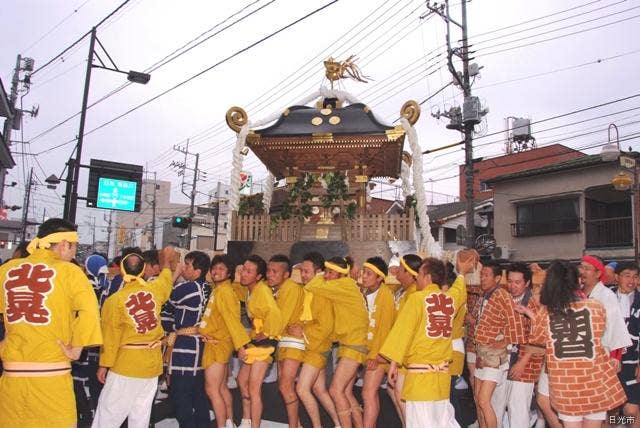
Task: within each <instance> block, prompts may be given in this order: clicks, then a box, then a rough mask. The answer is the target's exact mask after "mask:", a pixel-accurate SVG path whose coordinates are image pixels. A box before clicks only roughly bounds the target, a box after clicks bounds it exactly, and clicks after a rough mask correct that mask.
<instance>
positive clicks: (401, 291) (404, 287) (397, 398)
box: [387, 254, 422, 423]
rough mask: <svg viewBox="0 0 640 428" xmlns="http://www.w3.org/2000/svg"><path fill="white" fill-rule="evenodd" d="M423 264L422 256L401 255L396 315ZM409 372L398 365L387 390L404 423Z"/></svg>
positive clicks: (398, 271) (407, 296)
mask: <svg viewBox="0 0 640 428" xmlns="http://www.w3.org/2000/svg"><path fill="white" fill-rule="evenodd" d="M420 264H422V258H421V257H420V256H418V255H416V254H405V255H403V256H401V257H400V266H398V269H397V271H396V278H397V279H398V282H400V287H399V288H398V290H397V291H396V293H395V296H394V299H395V302H396V316H397V314H398V313H400V311H402V308H404V305H405V304H406V303H407V299H409V296H411V295H412V294H413V293H415V292H416V290H417V286H418V285H417V284H416V279H417V278H418V270H419V269H420ZM406 374H407V370H406V369H405V368H404V366H402V365H401V364H400V365H398V377H397V379H396V384H395V386H393V387H392V386H391V385H390V384H389V383H387V392H388V394H389V397H391V400H392V401H393V405H394V406H395V408H396V411H397V412H398V416H400V419H401V420H402V422H403V423H404V413H405V403H404V401H403V400H402V387H403V386H404V376H405V375H406Z"/></svg>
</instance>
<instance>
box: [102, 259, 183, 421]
mask: <svg viewBox="0 0 640 428" xmlns="http://www.w3.org/2000/svg"><path fill="white" fill-rule="evenodd" d="M174 256H175V252H174V250H173V248H171V247H167V248H165V249H164V250H162V252H161V253H160V254H159V258H160V264H161V266H162V268H163V269H162V270H161V272H160V275H159V276H158V278H157V279H155V280H153V281H151V282H146V281H145V280H144V279H143V275H144V268H145V262H144V258H143V255H142V254H138V253H130V254H127V255H126V256H124V257H123V258H122V260H121V261H120V271H121V273H122V280H123V284H124V285H123V287H122V288H121V289H120V290H118V291H117V292H116V293H114V294H112V295H111V296H109V297H108V298H107V300H105V302H104V305H103V307H102V331H103V333H104V345H103V346H102V349H101V350H100V362H99V364H100V368H99V369H98V374H97V377H98V380H99V381H100V382H102V383H104V384H105V385H104V388H103V389H102V392H101V393H100V399H99V400H98V408H97V409H96V416H95V418H94V420H93V425H92V426H93V427H94V428H107V427H114V426H120V425H121V424H122V423H123V422H124V420H125V419H127V420H128V426H129V427H131V428H136V427H140V428H144V427H147V426H148V425H149V419H150V417H151V406H152V405H153V398H154V397H155V394H156V390H157V388H158V376H160V375H161V374H162V351H161V346H160V341H161V339H162V337H163V335H164V332H163V330H162V325H161V323H160V310H161V308H162V305H163V304H164V303H165V302H166V301H167V300H168V299H169V295H170V294H171V287H172V285H173V278H172V273H171V270H170V269H169V265H170V260H171V259H172V258H173V257H174Z"/></svg>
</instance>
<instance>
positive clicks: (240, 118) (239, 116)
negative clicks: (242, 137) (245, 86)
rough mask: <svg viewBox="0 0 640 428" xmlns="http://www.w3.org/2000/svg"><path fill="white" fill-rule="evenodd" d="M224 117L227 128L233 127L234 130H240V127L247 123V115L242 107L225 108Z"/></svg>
mask: <svg viewBox="0 0 640 428" xmlns="http://www.w3.org/2000/svg"><path fill="white" fill-rule="evenodd" d="M225 119H226V121H227V125H228V126H229V128H231V129H233V130H234V131H235V132H240V128H242V127H243V126H244V125H245V124H246V123H247V121H248V120H249V116H248V115H247V112H246V111H244V109H243V108H242V107H238V106H234V107H231V108H230V109H229V110H227V115H226V117H225Z"/></svg>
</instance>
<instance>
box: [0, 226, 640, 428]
mask: <svg viewBox="0 0 640 428" xmlns="http://www.w3.org/2000/svg"><path fill="white" fill-rule="evenodd" d="M75 230H76V227H75V225H73V224H70V223H68V222H67V221H65V220H62V219H50V220H47V221H46V222H44V223H43V224H42V225H41V226H40V229H39V231H38V235H37V237H36V238H35V239H34V240H33V241H31V242H30V243H29V245H28V247H24V248H22V249H21V250H24V253H23V254H16V256H15V257H14V258H13V259H11V260H9V261H7V262H6V263H5V264H3V265H2V266H1V267H0V281H1V292H0V313H2V314H3V316H2V318H3V329H4V338H2V336H0V338H2V339H3V340H2V341H0V360H1V362H2V366H3V373H2V376H0V428H2V427H5V426H6V427H17V426H20V427H41V426H44V425H45V424H46V425H47V426H51V427H58V426H60V427H69V426H74V425H75V424H77V423H80V424H88V423H91V424H92V426H94V427H120V426H121V424H122V423H123V422H124V421H125V420H126V421H127V426H128V427H130V428H135V427H147V426H148V425H149V421H150V416H151V411H152V406H153V403H154V398H155V397H156V396H157V394H158V393H159V391H160V390H163V389H164V388H165V387H166V388H167V390H168V395H169V400H170V401H171V403H172V404H173V409H174V411H175V416H176V419H177V421H178V423H179V425H180V426H181V427H210V426H212V423H213V422H212V421H211V420H210V409H212V410H213V414H214V417H215V424H216V426H217V427H219V428H222V427H224V428H229V427H235V426H236V425H235V424H234V414H233V394H232V393H231V391H230V389H229V386H228V385H229V382H228V381H229V379H230V378H235V383H236V384H237V386H238V388H239V390H240V399H241V401H242V416H241V418H237V419H235V422H239V425H238V427H242V428H247V427H258V428H259V427H260V423H261V419H262V414H263V408H264V404H263V394H262V387H263V383H264V381H265V377H266V376H267V375H268V373H270V372H271V370H273V367H275V372H276V373H277V385H278V389H279V392H280V394H281V396H282V401H283V403H284V406H285V410H286V414H287V419H288V422H289V426H290V427H292V428H297V427H299V426H301V417H300V416H301V410H302V409H304V411H305V412H306V415H307V416H308V420H309V421H310V424H311V426H313V428H319V427H321V426H322V419H321V412H324V413H325V414H327V415H328V416H329V418H330V419H331V420H332V424H333V426H336V427H338V426H339V427H352V426H355V427H367V428H371V427H375V426H376V425H377V421H378V420H379V415H380V411H381V410H380V409H381V406H380V394H381V393H383V391H386V393H387V394H388V396H389V398H390V399H391V401H392V403H393V405H394V408H395V411H396V412H397V414H398V417H399V420H400V421H401V423H402V425H403V426H407V427H459V426H460V425H461V423H462V422H461V421H462V420H463V412H464V411H463V408H462V406H461V404H460V402H459V400H458V397H457V394H456V392H457V388H456V386H459V385H460V384H463V385H464V384H465V381H464V380H463V379H464V378H466V379H467V381H468V384H469V386H470V387H471V389H472V391H473V398H474V402H475V406H476V413H477V422H476V424H477V425H478V426H480V427H482V428H485V427H487V428H493V427H498V426H509V427H512V428H519V427H529V426H533V425H534V424H535V426H536V427H543V426H545V423H546V424H547V425H549V426H551V427H554V428H555V427H559V426H562V425H564V426H566V427H578V426H585V427H596V426H601V425H602V424H603V423H605V422H606V423H609V422H610V421H611V422H612V423H613V424H614V425H615V424H616V423H617V422H620V421H621V418H625V419H624V421H625V422H630V423H632V424H633V426H636V427H637V426H640V418H639V416H640V409H639V407H638V405H639V404H640V384H638V381H639V380H640V370H639V368H638V367H639V366H638V364H639V363H638V335H639V334H640V292H637V291H636V289H637V288H638V286H640V284H639V280H638V266H637V265H636V264H634V263H632V262H620V263H617V264H610V265H609V266H607V267H605V265H604V264H603V262H602V260H600V259H599V258H597V257H594V256H585V257H583V258H582V261H581V263H580V264H579V266H577V267H576V266H573V265H571V264H569V263H566V262H561V261H557V262H553V263H551V265H550V266H549V268H548V270H547V274H546V279H545V280H544V283H543V284H541V285H540V284H538V285H539V286H537V287H534V286H533V283H532V278H533V273H536V274H541V275H542V276H544V271H542V270H541V269H540V268H539V267H538V266H537V265H533V266H527V265H525V264H523V263H511V264H509V265H508V266H506V270H503V267H504V266H499V265H498V264H496V263H493V262H485V263H484V264H480V262H479V261H480V260H479V256H478V254H477V253H476V252H475V251H473V250H462V251H460V252H459V253H458V254H457V255H456V257H455V260H452V262H453V263H451V262H446V261H442V260H439V259H436V258H431V257H427V258H421V257H419V256H418V255H416V254H405V255H402V256H400V257H398V258H397V262H396V263H387V261H385V260H383V259H382V258H381V257H378V256H375V257H370V258H368V259H366V260H364V261H362V263H361V264H359V265H357V266H356V265H355V263H354V262H353V261H352V260H351V259H349V258H348V257H347V258H344V257H333V258H330V259H329V260H325V259H324V258H323V256H322V255H321V254H319V253H317V252H310V253H308V254H306V255H304V257H302V260H297V261H296V262H298V263H297V264H296V265H293V264H292V262H291V261H290V260H289V258H288V257H287V256H285V255H281V254H275V255H273V256H271V257H270V258H269V259H268V260H264V259H263V258H261V257H259V256H257V255H251V256H249V257H247V258H246V260H244V261H243V262H242V263H240V264H238V265H236V263H235V262H234V260H235V258H234V257H231V256H230V255H216V256H214V257H213V258H210V257H209V256H208V255H207V254H206V253H204V252H201V251H191V252H189V253H187V254H186V255H185V256H184V257H183V260H182V261H180V257H179V255H178V253H177V252H176V251H175V250H174V249H173V248H170V247H169V248H165V249H163V250H160V251H156V250H151V251H145V252H142V251H140V249H138V248H125V249H123V251H122V253H121V255H119V256H118V257H116V258H115V259H114V260H112V261H111V262H107V260H106V258H105V257H104V256H101V255H92V256H90V257H89V258H88V259H87V261H86V262H85V263H84V265H83V266H79V265H78V264H76V263H74V257H75V253H76V248H77V242H78V234H77V232H76V231H75ZM83 268H84V270H83ZM532 270H533V272H532ZM611 271H613V272H611ZM503 272H506V274H505V273H503ZM474 273H475V274H476V275H477V274H478V273H479V292H478V293H477V294H474V293H470V292H469V290H467V284H465V276H466V277H467V278H470V277H471V276H473V274H474ZM503 276H506V277H505V278H503ZM87 278H88V279H89V281H88V280H87ZM604 284H607V286H605V285H604ZM91 285H93V287H92V286H91ZM234 361H235V362H236V364H234ZM72 362H73V363H72ZM236 365H239V368H238V369H237V370H234V367H236ZM272 366H273V367H272ZM463 374H464V378H463ZM72 375H73V377H72ZM356 382H358V383H359V384H361V387H362V393H361V398H362V403H360V401H359V400H358V398H357V397H356V395H355V394H354V385H355V384H356ZM382 386H385V388H381V387H382ZM74 391H75V393H74ZM87 392H88V393H87ZM301 405H302V407H301ZM321 409H322V410H321ZM610 418H613V419H610Z"/></svg>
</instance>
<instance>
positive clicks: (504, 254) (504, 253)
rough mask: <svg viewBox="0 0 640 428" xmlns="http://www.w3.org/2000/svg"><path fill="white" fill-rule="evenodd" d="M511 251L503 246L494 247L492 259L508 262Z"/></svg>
mask: <svg viewBox="0 0 640 428" xmlns="http://www.w3.org/2000/svg"><path fill="white" fill-rule="evenodd" d="M512 251H513V250H510V249H509V247H507V246H504V245H500V246H496V249H495V250H493V258H494V259H503V260H509V259H510V258H511V253H512Z"/></svg>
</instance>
